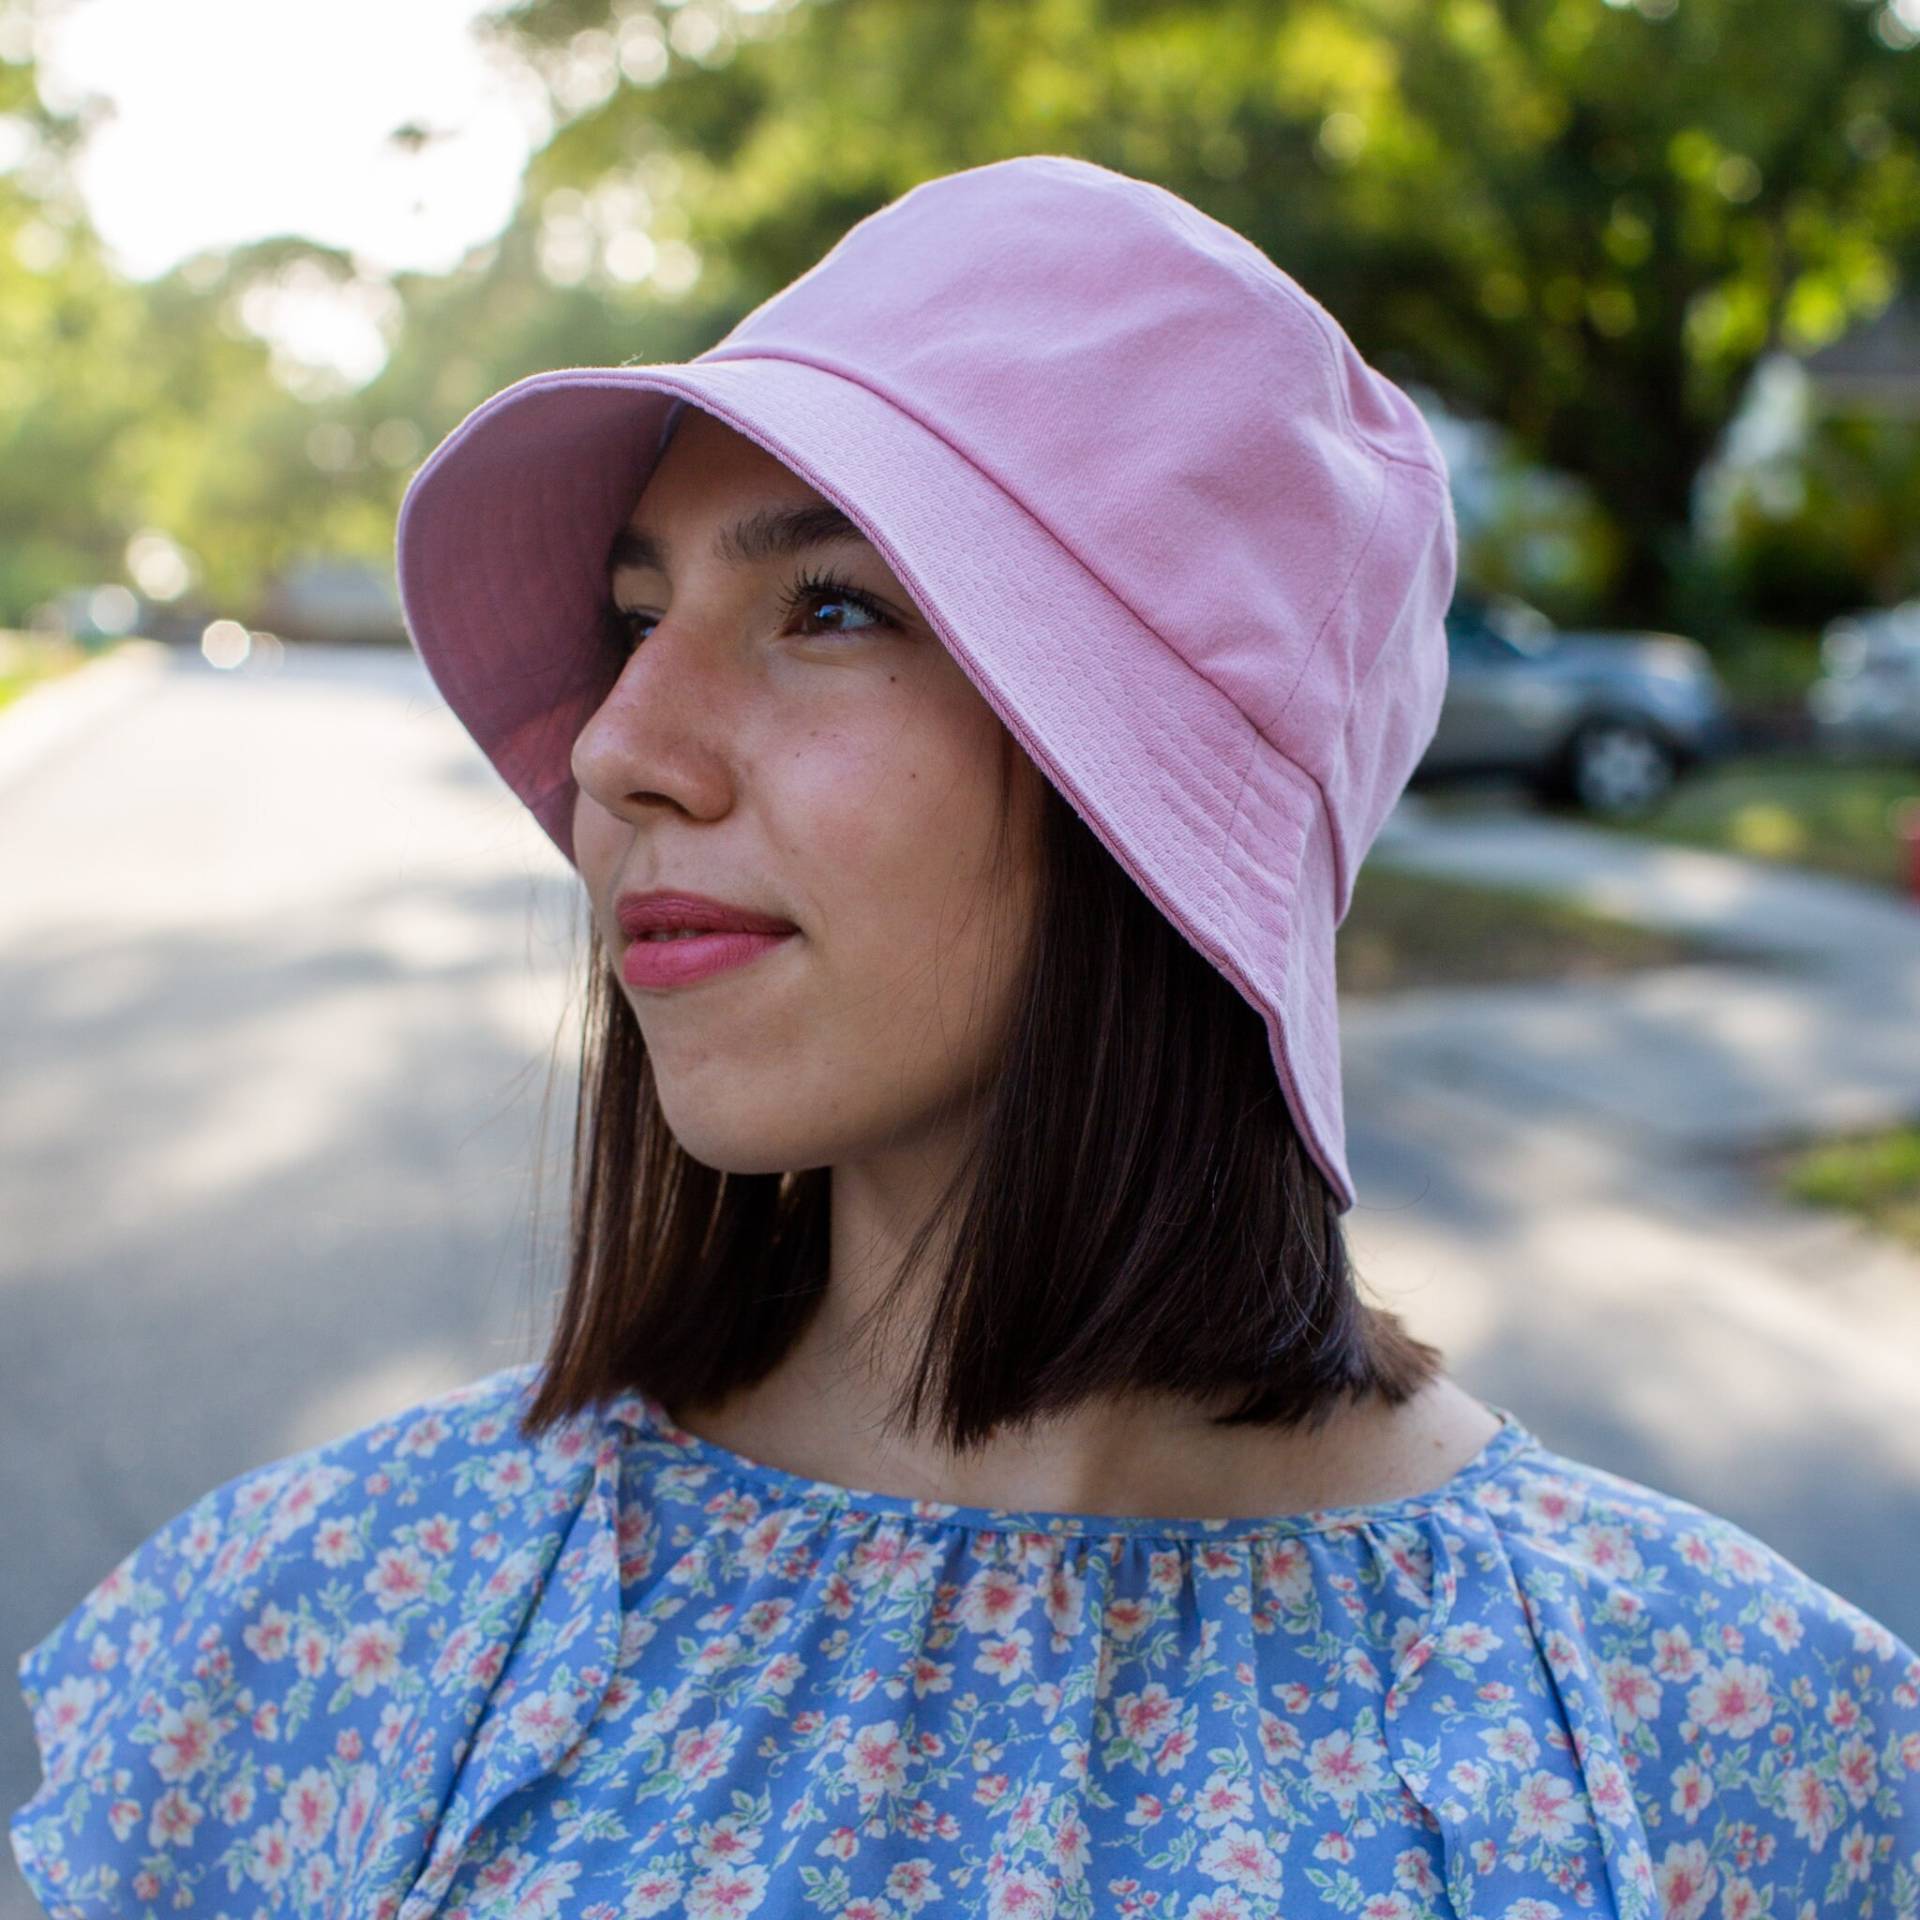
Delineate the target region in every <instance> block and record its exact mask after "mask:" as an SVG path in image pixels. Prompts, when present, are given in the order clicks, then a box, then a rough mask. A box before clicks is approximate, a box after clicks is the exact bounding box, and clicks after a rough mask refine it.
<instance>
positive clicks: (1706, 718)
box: [1411, 589, 1736, 819]
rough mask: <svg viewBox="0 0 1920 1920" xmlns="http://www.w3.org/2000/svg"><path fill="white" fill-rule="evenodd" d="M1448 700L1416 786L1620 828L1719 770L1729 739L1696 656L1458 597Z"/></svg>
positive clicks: (1715, 691)
mask: <svg viewBox="0 0 1920 1920" xmlns="http://www.w3.org/2000/svg"><path fill="white" fill-rule="evenodd" d="M1446 624H1447V649H1448V667H1447V693H1446V699H1445V701H1444V703H1443V704H1442V707H1441V710H1440V721H1439V726H1438V728H1437V729H1436V731H1435V734H1434V737H1433V741H1432V743H1431V745H1430V746H1429V747H1428V749H1427V752H1426V755H1425V757H1424V758H1423V759H1422V760H1421V762H1420V765H1419V766H1418V768H1416V769H1415V772H1414V776H1413V781H1412V783H1411V784H1413V785H1415V786H1435V785H1439V784H1442V783H1444V782H1449V781H1455V780H1462V779H1467V778H1481V777H1485V776H1488V775H1496V776H1510V777H1513V778H1517V779H1519V780H1520V781H1522V782H1523V783H1525V784H1526V785H1527V786H1528V787H1530V788H1531V789H1532V791H1533V792H1534V794H1535V796H1536V798H1538V799H1539V800H1540V801H1541V802H1542V803H1543V804H1546V805H1551V806H1573V807H1577V808H1580V809H1582V810H1584V811H1586V812H1588V813H1591V814H1594V815H1597V816H1600V817H1603V818H1614V819H1618V818H1630V817H1633V816H1635V815H1638V814H1643V813H1646V812H1648V811H1649V810H1651V809H1652V808H1654V807H1656V806H1657V805H1659V803H1660V802H1661V801H1662V800H1663V799H1665V798H1666V796H1667V794H1668V793H1669V792H1670V791H1671V790H1672V788H1673V786H1674V783H1675V782H1676V781H1677V780H1679V779H1681V778H1683V777H1684V776H1685V775H1687V774H1690V773H1692V772H1694V771H1695V770H1697V769H1698V768H1700V767H1702V766H1704V765H1706V764H1708V763H1709V762H1711V761H1713V760H1715V759H1717V758H1719V757H1721V756H1722V755H1723V754H1725V753H1726V752H1727V751H1728V750H1729V749H1730V748H1731V747H1732V746H1733V744H1734V740H1735V736H1736V729H1735V727H1734V723H1733V716H1732V710H1731V707H1730V705H1729V702H1728V700H1727V694H1726V688H1725V686H1724V685H1723V684H1722V682H1721V679H1720V676H1719V675H1718V673H1716V672H1715V670H1714V666H1713V662H1712V659H1711V657H1710V656H1709V655H1708V653H1707V650H1706V648H1704V647H1703V646H1701V645H1700V643H1699V642H1698V641H1697V640H1689V639H1686V638H1685V637H1683V636H1682V635H1680V634H1673V633H1634V632H1627V633H1621V632H1605V633H1600V632H1586V631H1579V632H1575V631H1572V630H1569V629H1563V628H1560V627H1558V626H1556V625H1555V624H1554V622H1553V621H1552V620H1550V619H1549V618H1548V617H1547V615H1546V614H1544V613H1542V612H1541V611H1540V610H1539V609H1538V608H1537V607H1533V606H1529V605H1528V604H1527V602H1525V601H1524V600H1520V599H1518V598H1516V597H1515V596H1513V595H1511V594H1490V593H1480V592H1477V591H1474V590H1470V589H1462V590H1459V591H1457V592H1456V594H1455V596H1454V602H1453V605H1452V607H1451V608H1450V609H1449V610H1448V613H1447V622H1446Z"/></svg>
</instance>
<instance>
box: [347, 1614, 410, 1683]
mask: <svg viewBox="0 0 1920 1920" xmlns="http://www.w3.org/2000/svg"><path fill="white" fill-rule="evenodd" d="M400 1645H401V1639H400V1630H399V1629H398V1628H397V1627H391V1626H388V1625H387V1624H386V1623H385V1622H384V1621H380V1620H370V1621H367V1622H366V1623H365V1624H364V1625H362V1626H358V1627H349V1628H348V1629H347V1631H346V1633H345V1634H344V1635H343V1636H342V1637H341V1641H340V1649H339V1651H338V1652H337V1653H336V1654H335V1655H334V1657H333V1670H334V1672H335V1673H338V1674H343V1675H345V1677H346V1678H347V1679H349V1680H351V1681H352V1682H353V1690H354V1692H355V1693H357V1694H368V1693H371V1692H372V1691H373V1690H374V1688H375V1687H384V1686H386V1685H388V1684H389V1683H390V1682H391V1681H392V1680H393V1678H394V1676H395V1675H396V1674H397V1673H398V1672H399V1671H400Z"/></svg>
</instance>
